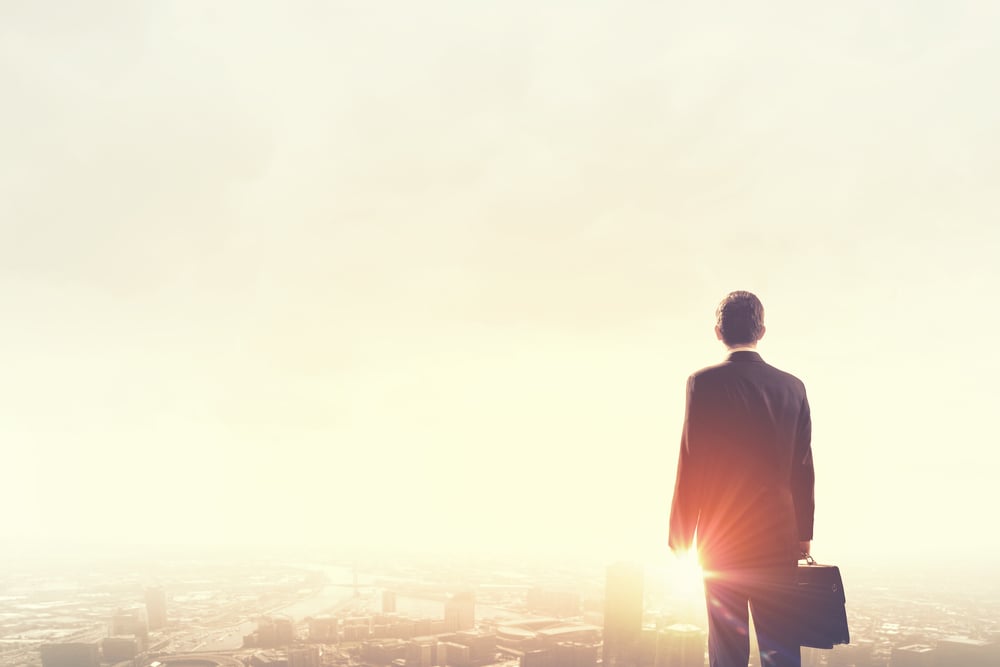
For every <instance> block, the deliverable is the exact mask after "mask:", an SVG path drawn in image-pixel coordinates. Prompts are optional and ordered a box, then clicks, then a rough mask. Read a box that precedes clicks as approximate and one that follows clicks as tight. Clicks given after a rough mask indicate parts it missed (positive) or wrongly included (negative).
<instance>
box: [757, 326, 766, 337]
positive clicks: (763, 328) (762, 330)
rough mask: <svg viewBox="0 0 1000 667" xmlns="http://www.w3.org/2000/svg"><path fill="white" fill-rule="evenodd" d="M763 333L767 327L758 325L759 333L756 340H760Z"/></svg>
mask: <svg viewBox="0 0 1000 667" xmlns="http://www.w3.org/2000/svg"><path fill="white" fill-rule="evenodd" d="M765 333H767V327H765V326H764V325H763V324H762V325H760V335H759V336H757V340H760V339H761V338H763V337H764V334H765Z"/></svg>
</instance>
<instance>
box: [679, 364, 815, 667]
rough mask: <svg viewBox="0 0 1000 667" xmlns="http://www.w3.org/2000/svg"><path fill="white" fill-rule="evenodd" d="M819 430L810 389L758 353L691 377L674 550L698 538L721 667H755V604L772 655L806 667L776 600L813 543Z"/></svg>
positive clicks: (712, 646)
mask: <svg viewBox="0 0 1000 667" xmlns="http://www.w3.org/2000/svg"><path fill="white" fill-rule="evenodd" d="M811 428H812V422H811V419H810V415H809V403H808V401H807V399H806V391H805V386H804V385H803V384H802V382H801V381H800V380H799V379H798V378H796V377H795V376H793V375H790V374H788V373H785V372H784V371H781V370H778V369H777V368H774V367H773V366H770V365H768V364H766V363H764V361H763V359H761V357H760V355H759V354H757V353H756V352H752V351H738V352H733V353H731V354H730V355H729V358H728V359H727V360H726V361H725V362H723V363H721V364H718V365H716V366H710V367H708V368H704V369H702V370H700V371H698V372H697V373H695V374H694V375H692V376H691V377H690V378H688V385H687V409H686V413H685V418H684V432H683V434H682V437H681V448H680V460H679V461H678V464H677V482H676V485H675V487H674V498H673V505H672V507H671V512H670V546H671V548H674V549H685V548H687V547H689V546H690V545H691V542H692V540H693V539H694V535H695V533H696V532H697V536H698V537H697V542H698V551H699V554H700V557H701V562H702V566H703V567H704V568H705V570H706V572H707V577H706V593H707V595H708V598H709V600H708V601H709V605H708V611H709V653H710V657H711V658H712V665H713V667H715V666H716V665H719V666H720V667H721V666H724V665H726V666H728V665H730V664H739V665H742V666H743V667H745V665H746V664H747V659H746V657H743V645H744V644H746V651H747V652H749V640H748V639H747V638H746V635H747V629H746V622H747V621H746V616H747V605H748V603H749V605H750V607H751V608H753V610H754V625H755V626H756V627H757V629H758V633H757V634H758V643H759V644H760V645H761V650H762V653H763V652H764V651H765V650H768V651H771V652H772V653H775V655H777V653H781V654H787V655H782V656H777V659H778V661H777V662H773V663H772V664H781V665H785V664H788V665H797V664H798V646H795V648H794V656H792V655H791V653H792V650H791V648H790V647H788V646H786V645H785V644H783V643H782V639H781V637H780V635H781V632H782V629H783V626H784V625H787V619H785V620H786V623H785V624H782V623H777V621H778V620H779V618H780V616H781V613H780V612H781V610H780V609H778V608H776V607H775V605H776V604H777V602H778V601H777V597H776V596H775V595H771V594H770V593H771V591H774V590H777V589H780V588H781V587H782V585H783V582H786V581H787V580H788V578H790V577H793V576H794V571H795V570H794V568H795V563H796V560H797V557H798V542H799V541H800V540H803V541H804V540H811V539H812V528H813V507H814V505H813V465H812V449H811V446H810V437H811ZM762 626H763V627H762ZM762 630H764V633H765V635H767V636H766V637H765V636H762V635H761V631H762ZM741 633H742V634H741ZM734 642H735V643H734ZM765 644H766V645H767V646H765ZM772 657H774V656H772ZM741 661H742V662H741ZM765 664H766V663H765Z"/></svg>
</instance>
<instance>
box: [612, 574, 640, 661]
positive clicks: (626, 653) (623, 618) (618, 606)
mask: <svg viewBox="0 0 1000 667" xmlns="http://www.w3.org/2000/svg"><path fill="white" fill-rule="evenodd" d="M642 585H643V580H642V569H641V568H639V566H637V565H635V564H633V563H615V564H614V565H611V566H609V567H608V578H607V583H606V585H605V590H604V667H633V666H634V665H635V664H636V659H635V652H636V647H637V645H638V642H639V636H640V634H641V632H642Z"/></svg>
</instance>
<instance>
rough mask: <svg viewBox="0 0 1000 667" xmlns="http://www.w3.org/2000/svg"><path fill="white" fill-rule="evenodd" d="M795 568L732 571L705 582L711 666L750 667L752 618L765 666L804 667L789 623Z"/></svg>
mask: <svg viewBox="0 0 1000 667" xmlns="http://www.w3.org/2000/svg"><path fill="white" fill-rule="evenodd" d="M794 587H795V570H794V568H792V569H788V568H781V569H775V570H729V571H721V572H712V573H709V574H708V575H707V576H706V577H705V601H706V604H707V607H708V661H709V665H710V667H747V664H748V663H749V661H750V613H752V614H753V624H754V628H755V630H756V634H757V646H758V648H759V649H760V664H761V667H801V665H802V661H801V657H800V655H799V645H798V644H797V643H796V642H795V640H794V638H793V637H792V632H791V630H792V628H791V627H790V625H791V624H790V621H792V620H793V619H794V610H793V609H792V608H791V607H792V606H791V599H792V595H791V593H792V591H794Z"/></svg>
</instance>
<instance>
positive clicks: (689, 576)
mask: <svg viewBox="0 0 1000 667" xmlns="http://www.w3.org/2000/svg"><path fill="white" fill-rule="evenodd" d="M647 568H648V569H647V573H648V574H649V576H651V578H652V579H653V582H652V583H654V584H655V585H656V586H657V587H658V588H662V590H663V592H664V593H665V594H666V595H667V596H668V598H670V599H672V600H674V601H675V602H682V603H684V604H693V605H697V604H701V603H704V599H705V583H704V577H705V573H704V571H703V570H702V567H701V564H700V563H699V562H698V553H697V551H696V550H694V549H691V550H690V551H688V552H685V553H683V554H679V555H677V556H673V555H668V556H665V557H661V558H659V559H657V561H656V563H655V564H654V563H650V564H649V565H648V566H647Z"/></svg>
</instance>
